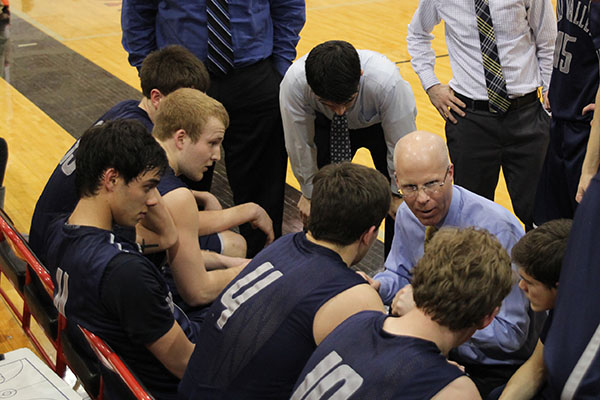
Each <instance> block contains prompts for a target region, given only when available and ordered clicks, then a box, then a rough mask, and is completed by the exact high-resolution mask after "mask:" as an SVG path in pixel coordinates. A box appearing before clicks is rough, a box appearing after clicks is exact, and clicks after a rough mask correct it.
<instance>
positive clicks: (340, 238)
mask: <svg viewBox="0 0 600 400" xmlns="http://www.w3.org/2000/svg"><path fill="white" fill-rule="evenodd" d="M389 205H390V189H389V183H388V181H387V179H385V178H384V176H383V175H382V174H381V173H380V172H378V171H375V170H373V169H370V168H367V167H364V166H361V165H356V164H351V163H341V164H332V165H328V166H326V167H324V168H322V169H321V170H320V171H319V172H318V173H317V174H316V175H315V178H314V190H313V196H312V201H311V213H310V217H309V221H308V232H307V233H304V232H299V233H295V234H290V235H286V236H284V237H281V238H280V239H278V240H277V241H275V242H274V243H273V244H271V245H270V246H269V247H267V248H266V249H264V250H263V251H261V252H260V253H259V254H258V255H257V256H256V257H255V258H254V259H253V260H252V261H251V262H250V264H248V265H247V266H246V268H244V270H243V271H242V272H241V273H240V274H239V275H238V276H237V277H236V278H235V279H234V280H233V281H232V282H231V283H230V284H229V285H228V286H227V287H226V288H225V290H224V291H223V293H221V294H220V295H219V297H218V298H217V299H216V300H215V302H214V303H213V304H212V306H211V307H210V308H209V310H208V316H207V317H206V320H205V322H204V323H203V325H202V331H201V334H200V337H199V338H198V341H197V343H198V344H197V346H196V350H195V351H194V353H193V355H192V358H191V359H190V363H189V365H188V368H187V370H186V372H185V375H184V377H183V379H182V381H181V384H180V386H179V394H180V398H182V399H216V398H219V399H235V400H239V399H285V400H287V399H289V396H290V394H291V392H292V388H293V386H294V383H295V382H296V379H297V378H298V375H299V374H300V371H302V367H303V366H304V364H305V363H306V361H307V360H308V358H309V357H310V355H311V353H312V352H313V351H314V349H315V348H316V346H317V345H318V344H319V343H320V342H321V341H322V340H323V339H324V338H325V337H326V336H327V335H328V334H329V333H330V332H331V331H332V330H333V329H334V328H335V327H336V326H337V325H338V324H340V323H341V322H342V321H344V320H345V319H346V318H347V317H349V316H350V315H353V314H355V313H357V312H359V311H363V310H379V311H378V312H379V313H380V314H381V313H382V312H383V303H382V302H381V299H380V298H379V295H378V294H377V292H376V291H375V290H374V289H372V288H371V287H370V286H369V285H368V283H367V282H366V281H365V280H364V279H363V278H361V277H360V276H359V275H358V274H356V273H354V271H352V270H351V269H350V268H349V267H350V266H351V265H353V264H356V263H357V262H359V261H360V260H361V259H362V258H363V256H364V255H365V254H366V253H367V251H368V250H369V248H370V247H371V245H372V244H373V242H374V241H375V240H376V238H377V231H378V226H379V224H380V223H381V221H382V220H383V217H385V215H386V213H387V211H388V210H389ZM382 315H383V314H382Z"/></svg>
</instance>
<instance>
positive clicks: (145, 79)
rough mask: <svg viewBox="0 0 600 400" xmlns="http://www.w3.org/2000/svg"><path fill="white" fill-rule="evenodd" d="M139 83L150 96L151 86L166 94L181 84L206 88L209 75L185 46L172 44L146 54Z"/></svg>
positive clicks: (193, 87)
mask: <svg viewBox="0 0 600 400" xmlns="http://www.w3.org/2000/svg"><path fill="white" fill-rule="evenodd" d="M140 84H141V86H142V93H143V94H144V96H146V97H147V98H150V92H151V91H152V89H158V90H159V91H160V93H162V95H163V96H166V95H168V94H169V93H171V92H174V91H175V90H177V89H179V88H192V89H198V90H200V91H202V92H206V91H207V90H208V87H209V86H210V76H209V75H208V71H207V70H206V67H205V66H204V64H203V63H202V61H200V59H199V58H198V57H196V56H195V55H194V54H193V53H192V52H191V51H189V50H188V49H186V48H185V47H183V46H179V45H176V44H173V45H170V46H166V47H163V48H162V49H158V50H155V51H153V52H152V53H150V54H148V55H147V56H146V58H145V59H144V61H143V62H142V66H141V68H140Z"/></svg>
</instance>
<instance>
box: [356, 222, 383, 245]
mask: <svg viewBox="0 0 600 400" xmlns="http://www.w3.org/2000/svg"><path fill="white" fill-rule="evenodd" d="M378 233H379V230H378V228H377V227H376V226H372V227H370V228H369V229H367V230H366V231H364V233H363V234H362V235H361V236H360V243H361V244H364V245H366V246H371V245H372V244H373V242H374V241H375V239H377V234H378Z"/></svg>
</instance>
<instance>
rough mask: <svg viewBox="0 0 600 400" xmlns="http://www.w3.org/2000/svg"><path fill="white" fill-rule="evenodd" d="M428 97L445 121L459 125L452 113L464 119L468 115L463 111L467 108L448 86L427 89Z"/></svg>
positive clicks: (439, 85)
mask: <svg viewBox="0 0 600 400" xmlns="http://www.w3.org/2000/svg"><path fill="white" fill-rule="evenodd" d="M427 95H428V96H429V100H430V101H431V104H433V106H434V107H435V108H436V109H437V110H438V112H439V113H440V115H441V116H442V118H444V121H450V122H452V123H453V124H456V123H458V121H457V120H456V118H454V116H453V115H452V113H451V112H450V111H454V112H455V113H456V114H458V115H460V116H461V117H464V116H465V115H466V114H465V112H464V111H463V110H462V109H463V108H465V107H466V104H465V103H463V102H462V101H461V100H460V99H459V98H458V97H456V96H455V95H454V90H452V89H451V88H450V86H448V85H442V84H437V85H434V86H432V87H430V88H429V89H427Z"/></svg>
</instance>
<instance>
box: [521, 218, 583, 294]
mask: <svg viewBox="0 0 600 400" xmlns="http://www.w3.org/2000/svg"><path fill="white" fill-rule="evenodd" d="M572 224H573V220H570V219H555V220H553V221H548V222H546V223H545V224H542V225H540V226H538V227H537V228H535V229H533V230H531V231H529V232H527V234H526V235H525V236H523V237H522V238H521V240H519V241H518V242H517V244H515V245H514V247H513V248H512V252H511V255H512V259H513V261H514V263H515V264H517V266H519V267H520V268H522V269H523V270H524V271H525V272H526V273H527V275H530V276H531V277H533V278H534V279H536V280H538V281H540V282H542V283H543V284H544V286H546V287H547V288H548V289H553V288H555V287H556V286H557V284H558V279H559V277H560V269H561V267H562V261H563V258H564V256H565V251H566V250H567V242H568V241H569V233H570V232H571V225H572Z"/></svg>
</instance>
